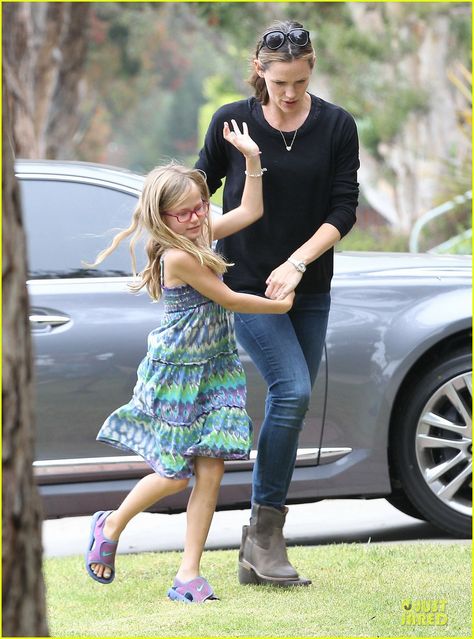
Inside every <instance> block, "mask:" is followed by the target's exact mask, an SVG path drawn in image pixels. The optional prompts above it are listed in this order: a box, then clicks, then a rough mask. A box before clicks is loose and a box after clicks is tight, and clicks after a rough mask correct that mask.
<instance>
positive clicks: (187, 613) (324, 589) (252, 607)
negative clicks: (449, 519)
mask: <svg viewBox="0 0 474 639" xmlns="http://www.w3.org/2000/svg"><path fill="white" fill-rule="evenodd" d="M289 555H290V559H291V561H292V562H293V563H294V564H295V565H296V566H297V568H298V569H299V571H300V572H301V574H303V575H305V576H309V577H311V578H312V579H313V585H312V586H310V587H309V588H295V589H277V588H271V587H268V586H265V587H262V586H239V584H238V582H237V579H236V562H237V551H235V550H230V551H207V552H206V553H205V555H204V560H203V565H202V573H203V574H204V575H205V576H206V577H207V578H208V579H209V581H210V583H211V584H212V585H213V586H214V589H215V591H216V593H217V594H218V595H219V596H220V597H221V601H219V602H214V603H208V604H205V605H194V606H193V605H186V604H182V603H176V602H171V601H169V600H168V599H167V598H166V591H167V589H168V587H169V585H170V584H171V581H172V579H173V576H174V574H175V571H176V568H177V566H178V563H179V560H180V553H176V552H173V553H146V554H139V555H119V556H118V559H117V576H116V579H115V581H114V582H113V583H112V584H111V585H107V586H103V585H101V584H98V583H96V582H94V581H93V580H92V579H90V577H88V576H87V574H86V572H85V570H84V567H83V559H82V558H81V557H68V558H61V559H47V560H46V561H45V579H46V585H47V605H48V616H49V625H50V632H51V635H52V636H53V637H54V636H55V637H69V636H74V637H183V636H185V637H215V636H217V637H324V636H332V637H336V636H340V637H342V636H343V637H356V636H357V637H361V636H363V637H376V636H385V637H415V636H422V637H446V636H449V637H453V636H456V637H461V636H466V637H467V636H471V588H470V584H471V555H470V547H469V546H468V545H465V544H452V545H449V544H403V545H402V544H400V545H386V546H385V545H370V544H369V545H360V544H339V545H331V546H317V547H295V548H290V549H289ZM406 599H411V600H440V599H444V600H446V601H447V604H446V613H447V615H448V622H447V624H446V625H411V626H407V625H403V624H402V617H403V602H404V600H406Z"/></svg>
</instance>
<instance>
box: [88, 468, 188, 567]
mask: <svg viewBox="0 0 474 639" xmlns="http://www.w3.org/2000/svg"><path fill="white" fill-rule="evenodd" d="M188 482H189V480H188V479H168V478H166V477H161V476H160V475H157V474H156V473H152V474H150V475H146V476H145V477H143V478H142V479H140V481H139V482H138V483H137V484H135V486H134V487H133V488H132V490H131V491H130V492H129V494H128V495H127V496H126V497H125V499H124V500H123V502H122V503H121V505H120V506H119V508H118V509H117V510H115V511H113V512H112V513H110V515H109V516H108V517H107V519H106V520H105V524H104V535H105V537H107V538H108V539H111V540H112V541H117V540H118V538H119V537H120V535H121V533H122V531H123V530H124V528H125V526H126V525H127V524H128V522H129V521H130V520H131V519H132V518H133V517H135V515H137V514H138V513H141V512H142V511H144V510H146V509H147V508H149V507H150V506H152V505H153V504H154V503H156V502H157V501H159V500H160V499H163V497H167V496H168V495H173V494H174V493H178V492H180V491H181V490H184V489H185V488H186V486H187V485H188ZM91 569H92V570H93V572H94V573H95V574H96V575H97V576H98V577H103V578H104V579H109V578H110V576H111V571H110V568H107V567H106V566H103V565H100V564H91Z"/></svg>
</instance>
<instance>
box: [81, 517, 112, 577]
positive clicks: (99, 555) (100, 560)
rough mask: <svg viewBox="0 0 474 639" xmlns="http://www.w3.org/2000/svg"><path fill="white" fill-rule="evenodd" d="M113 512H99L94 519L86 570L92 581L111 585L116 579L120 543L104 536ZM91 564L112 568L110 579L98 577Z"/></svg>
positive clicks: (87, 552)
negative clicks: (116, 556) (116, 559)
mask: <svg viewBox="0 0 474 639" xmlns="http://www.w3.org/2000/svg"><path fill="white" fill-rule="evenodd" d="M111 512H113V511H111V510H108V511H104V510H99V512H97V513H95V515H94V516H93V517H92V523H91V532H90V537H89V545H88V547H87V551H86V570H87V572H88V573H89V575H90V576H91V577H92V579H95V581H98V582H99V583H101V584H110V583H112V581H113V580H114V577H115V553H116V552H117V544H118V542H117V541H112V539H107V537H105V536H104V524H105V520H106V519H107V517H108V516H109V515H110V513H111ZM91 564H102V566H106V567H107V568H110V570H111V575H110V577H109V578H108V579H105V578H104V577H99V576H98V575H96V574H95V573H94V572H93V570H92V568H91Z"/></svg>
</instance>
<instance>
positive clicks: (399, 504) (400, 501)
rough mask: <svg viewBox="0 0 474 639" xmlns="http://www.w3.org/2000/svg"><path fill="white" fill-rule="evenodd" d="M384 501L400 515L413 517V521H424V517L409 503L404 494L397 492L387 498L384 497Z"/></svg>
mask: <svg viewBox="0 0 474 639" xmlns="http://www.w3.org/2000/svg"><path fill="white" fill-rule="evenodd" d="M385 499H386V501H388V503H389V504H391V505H392V506H393V507H394V508H396V509H397V510H399V511H400V512H401V513H404V514H405V515H409V516H410V517H414V518H415V519H422V520H423V521H426V517H424V516H423V515H422V514H421V513H420V511H419V510H417V509H416V508H415V507H414V506H413V504H412V503H411V501H410V500H409V499H408V498H407V496H406V495H405V493H402V492H397V493H394V494H392V495H389V496H388V497H385Z"/></svg>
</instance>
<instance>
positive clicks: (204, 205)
mask: <svg viewBox="0 0 474 639" xmlns="http://www.w3.org/2000/svg"><path fill="white" fill-rule="evenodd" d="M208 211H209V202H208V201H207V200H201V204H199V206H196V208H195V209H193V210H192V211H183V212H182V213H168V212H166V211H164V212H163V213H162V215H167V216H168V217H175V218H176V219H177V220H178V222H181V224H186V222H189V221H190V219H191V218H192V216H193V215H194V214H196V215H197V216H198V217H203V216H204V215H207V212H208Z"/></svg>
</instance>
